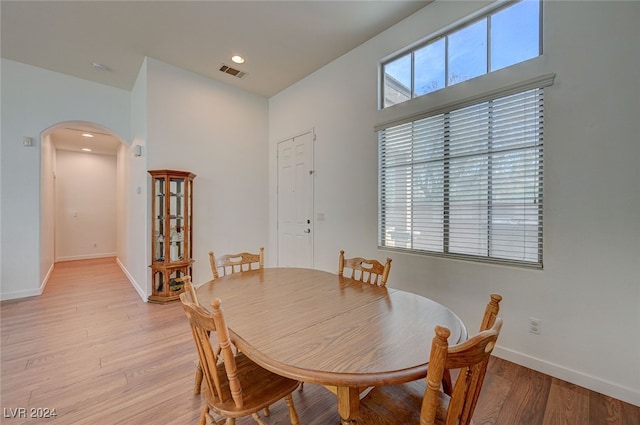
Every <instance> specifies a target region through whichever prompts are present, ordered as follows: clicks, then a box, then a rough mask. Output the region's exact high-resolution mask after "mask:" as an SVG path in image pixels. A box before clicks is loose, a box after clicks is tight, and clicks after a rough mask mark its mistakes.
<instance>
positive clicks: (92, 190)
mask: <svg viewBox="0 0 640 425" xmlns="http://www.w3.org/2000/svg"><path fill="white" fill-rule="evenodd" d="M116 164H117V161H116V156H115V155H97V154H91V153H82V152H73V151H68V150H61V149H58V150H57V154H56V169H57V172H56V180H55V183H56V208H55V217H56V227H55V228H56V237H55V240H56V251H55V252H56V261H68V260H81V259H86V258H99V257H113V256H115V255H116V211H117V209H116Z"/></svg>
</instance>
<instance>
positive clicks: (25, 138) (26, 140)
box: [22, 137, 33, 146]
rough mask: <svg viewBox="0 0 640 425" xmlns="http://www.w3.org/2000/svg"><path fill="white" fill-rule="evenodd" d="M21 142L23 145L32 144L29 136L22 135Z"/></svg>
mask: <svg viewBox="0 0 640 425" xmlns="http://www.w3.org/2000/svg"><path fill="white" fill-rule="evenodd" d="M22 144H23V145H24V146H33V139H32V138H31V137H23V138H22Z"/></svg>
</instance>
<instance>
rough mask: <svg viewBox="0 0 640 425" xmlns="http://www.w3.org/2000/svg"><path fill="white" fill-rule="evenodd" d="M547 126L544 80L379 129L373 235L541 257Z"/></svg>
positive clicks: (423, 246)
mask: <svg viewBox="0 0 640 425" xmlns="http://www.w3.org/2000/svg"><path fill="white" fill-rule="evenodd" d="M454 108H455V109H454ZM543 133H544V89H543V88H533V89H531V88H527V89H526V90H523V91H521V92H517V93H514V94H511V93H510V94H508V95H503V96H502V97H497V96H496V97H494V98H489V99H483V100H482V101H480V102H478V103H475V104H472V105H465V106H463V107H457V108H456V107H455V106H454V107H452V108H451V110H444V111H443V110H442V109H440V110H438V112H434V113H433V114H432V115H428V116H423V117H421V118H419V119H416V120H414V121H410V122H405V123H401V124H398V125H394V126H389V127H386V128H382V129H380V130H379V131H378V142H379V164H378V170H379V196H378V199H379V208H378V211H379V222H378V230H379V245H380V246H381V247H384V248H395V249H400V250H409V251H414V252H421V253H434V254H439V255H445V256H451V257H460V258H467V259H475V260H482V261H491V262H500V263H504V262H507V263H517V264H520V265H526V266H533V267H542V242H543V241H542V236H543V227H542V226H543V220H542V213H543V197H542V195H543V164H544V161H543V140H544V137H543Z"/></svg>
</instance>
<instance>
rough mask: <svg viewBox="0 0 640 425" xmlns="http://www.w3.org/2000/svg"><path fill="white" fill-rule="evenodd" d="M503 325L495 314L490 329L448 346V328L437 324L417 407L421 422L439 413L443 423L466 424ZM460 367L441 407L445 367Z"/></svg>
mask: <svg viewBox="0 0 640 425" xmlns="http://www.w3.org/2000/svg"><path fill="white" fill-rule="evenodd" d="M501 329H502V319H500V318H495V320H494V323H493V326H492V327H491V328H490V329H487V330H484V331H481V332H480V333H478V334H476V335H475V336H473V337H471V338H469V339H468V340H466V341H465V342H463V343H461V344H458V345H455V346H453V347H449V344H448V342H447V338H448V337H449V335H450V334H451V332H450V331H449V329H447V328H445V327H443V326H436V329H435V332H436V336H435V337H434V338H433V341H432V343H431V356H430V359H429V368H428V370H427V389H426V391H425V393H424V399H423V401H422V409H421V411H420V425H433V424H435V420H436V415H442V416H443V417H442V418H439V419H444V421H443V422H439V423H444V424H446V425H468V424H469V422H470V421H471V417H472V416H473V411H474V409H475V407H476V403H477V401H478V396H479V395H480V390H481V389H482V384H483V382H484V376H485V373H486V371H487V363H488V362H489V356H490V355H491V352H492V351H493V348H494V347H495V344H496V341H497V339H498V335H499V334H500V330H501ZM451 369H460V373H459V374H458V379H457V380H456V383H455V386H454V388H453V394H452V395H451V397H450V399H449V400H448V406H446V405H445V407H444V409H443V406H442V405H441V403H442V400H443V398H446V397H447V396H444V397H443V394H442V393H441V392H440V384H441V382H442V377H443V374H444V371H445V370H451Z"/></svg>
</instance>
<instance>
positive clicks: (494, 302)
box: [442, 294, 502, 395]
mask: <svg viewBox="0 0 640 425" xmlns="http://www.w3.org/2000/svg"><path fill="white" fill-rule="evenodd" d="M500 301H502V296H501V295H498V294H491V298H490V300H489V302H488V303H487V307H486V308H485V310H484V316H483V317H482V322H480V331H481V332H482V331H486V330H487V329H491V327H492V326H493V324H494V323H495V321H496V318H497V317H498V312H499V311H500ZM442 390H443V391H444V393H445V394H447V395H451V393H452V392H453V385H452V383H451V373H450V372H449V370H445V371H444V376H443V379H442Z"/></svg>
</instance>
